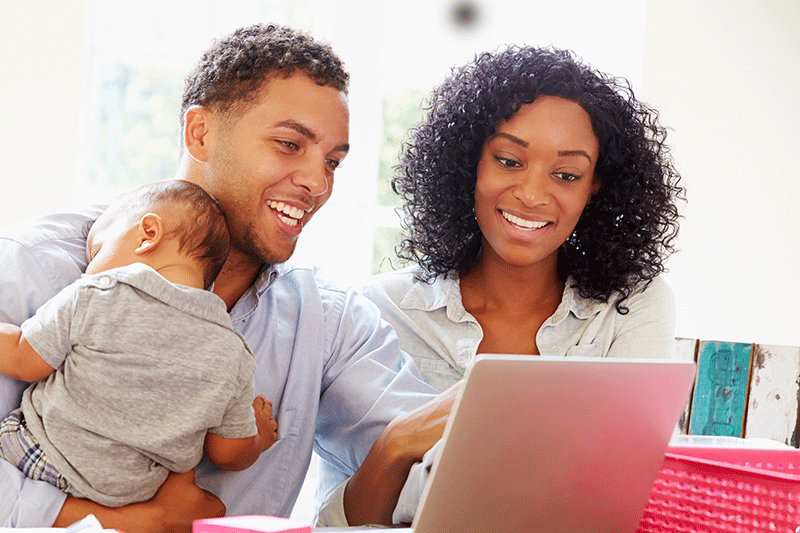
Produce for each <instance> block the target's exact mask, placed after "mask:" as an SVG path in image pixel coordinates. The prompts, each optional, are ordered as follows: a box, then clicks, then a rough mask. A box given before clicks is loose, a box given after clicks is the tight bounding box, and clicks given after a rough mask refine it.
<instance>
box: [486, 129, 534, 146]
mask: <svg viewBox="0 0 800 533" xmlns="http://www.w3.org/2000/svg"><path fill="white" fill-rule="evenodd" d="M497 137H502V138H504V139H508V140H509V141H511V142H512V143H514V144H518V145H520V146H522V147H523V148H527V147H528V141H525V140H523V139H520V138H519V137H517V136H516V135H511V134H510V133H503V132H498V133H495V134H494V138H497Z"/></svg>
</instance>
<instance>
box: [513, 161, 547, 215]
mask: <svg viewBox="0 0 800 533" xmlns="http://www.w3.org/2000/svg"><path fill="white" fill-rule="evenodd" d="M549 184H550V181H549V176H548V175H547V173H546V172H544V171H540V170H536V169H530V170H529V171H528V172H525V173H524V174H522V175H521V176H520V181H519V183H517V185H516V187H514V196H515V197H516V198H517V199H518V200H520V201H521V202H522V203H523V204H524V205H525V206H527V207H533V206H536V205H542V204H546V203H548V202H549V201H550V187H549Z"/></svg>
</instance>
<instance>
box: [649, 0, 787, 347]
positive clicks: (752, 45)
mask: <svg viewBox="0 0 800 533" xmlns="http://www.w3.org/2000/svg"><path fill="white" fill-rule="evenodd" d="M645 35H646V38H645V53H644V58H645V60H644V68H643V75H642V91H641V98H642V99H643V100H645V101H647V102H649V103H651V104H652V105H653V106H654V107H656V108H657V109H659V110H660V111H661V117H662V123H663V124H666V125H669V126H670V127H671V128H672V129H673V130H674V131H671V132H670V135H669V138H670V142H671V144H672V145H673V147H674V152H673V153H674V157H675V160H676V162H677V166H678V169H679V171H680V172H681V174H682V176H683V180H684V184H685V186H686V188H687V196H688V204H687V206H686V209H685V212H684V214H685V220H684V221H683V223H682V225H681V233H680V242H679V246H680V248H681V251H680V252H679V253H678V254H677V255H675V256H674V257H673V258H672V260H671V261H670V264H669V265H670V268H671V273H670V274H669V279H670V282H671V284H672V286H673V289H674V290H675V293H676V297H677V302H678V331H677V333H678V335H679V336H684V337H689V338H703V339H708V340H730V341H748V342H760V343H768V344H790V345H800V235H798V234H799V233H800V208H799V207H800V2H797V1H796V0H703V1H699V2H698V1H696V0H648V6H647V26H646V33H645Z"/></svg>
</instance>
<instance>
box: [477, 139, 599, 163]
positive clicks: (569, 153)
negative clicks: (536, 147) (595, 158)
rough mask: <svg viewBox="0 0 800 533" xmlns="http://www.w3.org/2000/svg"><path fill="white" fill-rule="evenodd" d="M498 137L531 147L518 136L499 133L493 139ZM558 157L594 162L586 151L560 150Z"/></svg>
mask: <svg viewBox="0 0 800 533" xmlns="http://www.w3.org/2000/svg"><path fill="white" fill-rule="evenodd" d="M497 137H502V138H503V139H508V140H509V141H511V142H512V143H514V144H518V145H520V146H522V147H523V148H527V147H528V146H529V143H528V141H526V140H524V139H520V138H519V137H517V136H516V135H511V134H510V133H503V132H499V133H496V134H495V135H494V137H493V138H497ZM558 156H559V157H574V156H583V157H585V158H586V159H588V160H589V162H590V163H591V162H592V157H591V156H590V155H589V153H588V152H586V151H585V150H560V151H559V152H558Z"/></svg>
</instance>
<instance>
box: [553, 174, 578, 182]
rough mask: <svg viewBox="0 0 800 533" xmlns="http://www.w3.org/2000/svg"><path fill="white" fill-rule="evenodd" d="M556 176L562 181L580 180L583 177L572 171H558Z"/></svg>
mask: <svg viewBox="0 0 800 533" xmlns="http://www.w3.org/2000/svg"><path fill="white" fill-rule="evenodd" d="M555 176H556V177H557V178H558V179H560V180H561V181H567V182H569V181H575V180H579V179H580V178H581V177H580V176H578V175H577V174H572V173H570V172H556V173H555Z"/></svg>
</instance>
